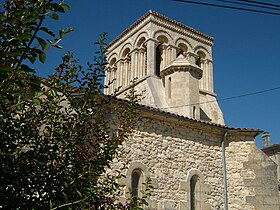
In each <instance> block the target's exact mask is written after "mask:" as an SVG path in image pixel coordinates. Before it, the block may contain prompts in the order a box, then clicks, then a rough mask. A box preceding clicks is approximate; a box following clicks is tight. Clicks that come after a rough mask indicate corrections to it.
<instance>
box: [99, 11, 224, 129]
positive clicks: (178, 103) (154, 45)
mask: <svg viewBox="0 0 280 210" xmlns="http://www.w3.org/2000/svg"><path fill="white" fill-rule="evenodd" d="M212 45H213V38H212V37H210V36H208V35H206V34H203V33H201V32H199V31H197V30H195V29H193V28H190V27H188V26H186V25H184V24H182V23H179V22H177V21H174V20H172V19H170V18H168V17H165V16H163V15H161V14H159V13H157V12H154V11H151V10H150V11H149V12H147V13H146V14H145V15H143V16H142V17H141V18H140V19H138V20H137V21H136V22H134V23H133V24H132V25H131V26H129V27H128V28H127V29H126V30H125V31H123V32H122V33H121V34H120V35H119V36H118V37H116V38H115V39H114V40H113V41H112V42H111V43H109V45H108V46H107V59H108V65H109V70H108V71H107V72H106V79H105V84H109V82H112V81H113V82H112V84H111V85H109V88H106V89H105V90H104V93H105V94H115V93H116V96H117V97H120V98H124V95H125V92H126V91H127V90H128V89H129V87H130V85H131V81H132V80H133V79H135V78H136V90H137V91H139V92H141V93H142V94H143V99H142V101H141V103H143V104H144V105H148V106H152V107H156V108H159V109H162V110H164V111H169V112H172V113H177V114H180V115H184V116H187V117H191V118H194V119H197V120H204V121H211V122H214V123H218V124H224V119H223V114H222V111H221V109H220V107H219V105H218V103H217V101H216V94H215V93H214V86H213V60H212ZM115 90H118V91H117V92H115Z"/></svg>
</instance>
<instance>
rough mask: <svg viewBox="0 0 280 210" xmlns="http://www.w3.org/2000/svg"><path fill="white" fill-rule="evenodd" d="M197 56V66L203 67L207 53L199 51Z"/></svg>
mask: <svg viewBox="0 0 280 210" xmlns="http://www.w3.org/2000/svg"><path fill="white" fill-rule="evenodd" d="M197 55H198V57H197V59H196V62H195V64H196V65H197V66H199V67H202V63H203V60H204V59H205V57H206V55H205V53H204V52H202V51H198V52H197Z"/></svg>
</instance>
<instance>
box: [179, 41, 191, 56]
mask: <svg viewBox="0 0 280 210" xmlns="http://www.w3.org/2000/svg"><path fill="white" fill-rule="evenodd" d="M178 48H179V49H178V51H177V57H178V56H179V55H183V56H184V57H186V55H185V54H186V53H187V52H188V47H187V46H186V45H185V44H183V43H180V44H179V45H178Z"/></svg>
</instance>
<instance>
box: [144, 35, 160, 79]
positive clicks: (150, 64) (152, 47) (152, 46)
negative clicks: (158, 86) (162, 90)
mask: <svg viewBox="0 0 280 210" xmlns="http://www.w3.org/2000/svg"><path fill="white" fill-rule="evenodd" d="M157 43H158V41H157V40H155V39H148V40H147V41H146V42H145V44H146V46H147V75H155V74H156V44H157Z"/></svg>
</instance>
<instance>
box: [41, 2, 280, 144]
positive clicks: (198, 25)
mask: <svg viewBox="0 0 280 210" xmlns="http://www.w3.org/2000/svg"><path fill="white" fill-rule="evenodd" d="M65 2H67V3H68V4H69V5H70V7H71V10H70V11H69V12H67V13H66V14H63V15H62V16H61V18H60V20H59V21H48V22H47V24H48V25H49V26H50V27H51V28H53V29H60V28H65V27H68V26H71V27H73V28H74V32H72V33H71V34H69V35H68V36H67V37H65V39H64V40H63V41H62V42H61V44H62V45H63V46H64V49H63V50H56V49H52V50H50V51H49V52H47V56H48V57H47V61H46V65H36V67H38V73H39V75H41V76H47V75H48V74H49V73H51V72H52V69H53V68H54V67H55V66H56V65H58V64H59V62H60V60H61V56H62V55H63V54H64V53H65V52H66V51H68V50H73V51H74V54H75V55H76V57H77V58H79V59H80V62H81V64H83V65H84V66H86V65H85V64H86V62H87V61H90V60H91V59H92V56H93V54H94V52H95V51H96V48H95V46H94V44H93V43H94V41H96V40H97V39H98V36H99V34H101V33H103V32H108V33H109V35H108V41H111V40H112V39H113V38H114V37H116V36H117V35H118V34H120V33H121V32H122V31H123V30H124V29H125V28H127V27H128V26H129V25H130V24H132V23H133V22H134V21H136V20H137V19H138V18H139V17H141V16H142V15H143V14H145V13H146V12H147V11H148V10H149V9H152V10H155V11H156V12H159V13H161V14H163V15H165V16H168V17H170V18H172V19H174V20H177V21H179V22H182V23H184V24H185V25H188V26H191V27H193V28H195V29H197V30H199V31H201V32H203V33H206V34H208V35H210V36H213V37H214V38H215V41H214V46H213V59H214V79H215V92H216V93H217V98H218V99H223V98H227V97H232V96H238V95H243V94H247V93H252V92H256V91H262V90H265V89H270V88H274V87H279V86H280V16H275V15H266V14H259V13H252V12H244V11H237V10H229V9H221V8H214V7H208V6H201V5H192V4H186V3H180V2H174V1H171V0H137V1H136V0H91V1H89V0H88V1H85V0H80V1H75V0H71V1H70V0H68V1H67V0H66V1H65ZM212 2H213V3H214V0H212ZM266 2H269V3H276V4H279V0H266ZM219 104H220V106H221V108H222V111H223V113H224V118H225V121H226V124H227V125H230V126H234V127H246V128H259V129H261V130H264V131H268V132H270V135H271V142H272V143H279V142H280V123H279V119H280V89H278V90H275V91H271V92H266V93H263V94H258V95H252V96H248V97H242V98H237V99H233V100H226V101H221V102H219ZM257 145H258V146H261V138H260V136H259V137H258V138H257Z"/></svg>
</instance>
